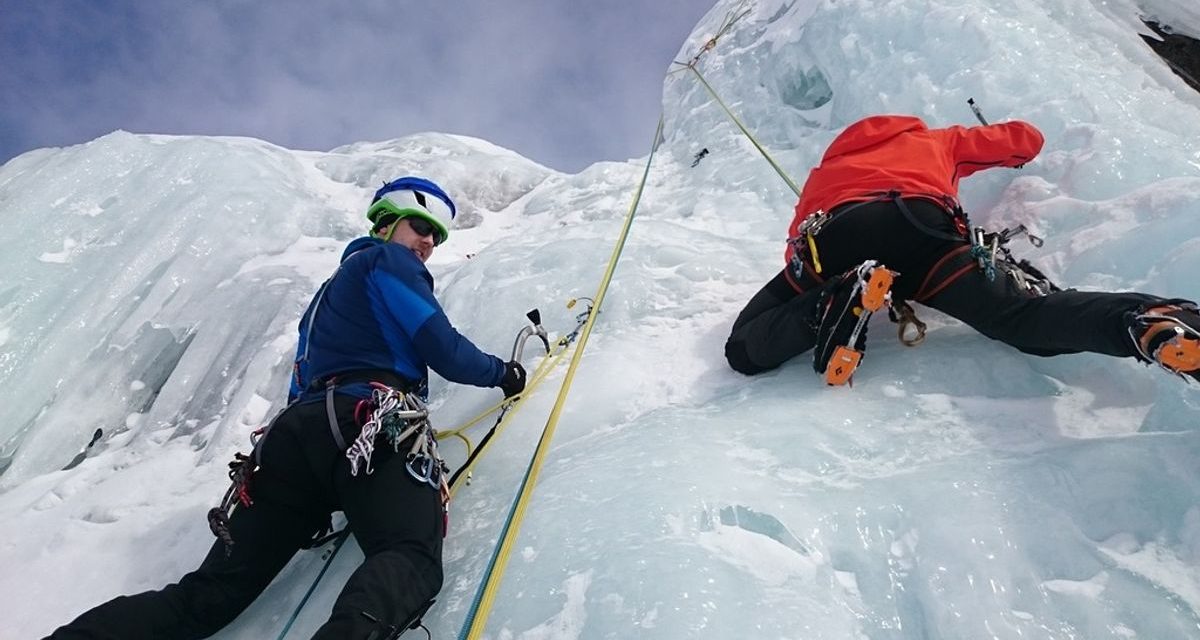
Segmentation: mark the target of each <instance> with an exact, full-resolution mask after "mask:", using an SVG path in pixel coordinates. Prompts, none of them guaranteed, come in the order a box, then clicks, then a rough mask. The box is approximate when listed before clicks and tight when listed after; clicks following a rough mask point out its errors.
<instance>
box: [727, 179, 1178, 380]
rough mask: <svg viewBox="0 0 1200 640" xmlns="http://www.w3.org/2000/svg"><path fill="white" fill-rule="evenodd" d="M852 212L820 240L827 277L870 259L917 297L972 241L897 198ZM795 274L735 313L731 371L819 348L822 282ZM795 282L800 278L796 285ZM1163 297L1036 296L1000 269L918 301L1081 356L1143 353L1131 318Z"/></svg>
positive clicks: (899, 294) (941, 218)
mask: <svg viewBox="0 0 1200 640" xmlns="http://www.w3.org/2000/svg"><path fill="white" fill-rule="evenodd" d="M905 203H906V204H907V205H908V207H909V210H910V211H911V212H912V214H913V217H915V218H916V219H917V221H918V222H920V223H921V224H922V225H924V226H926V227H927V228H928V229H929V230H933V231H936V232H938V233H940V234H946V235H956V231H955V227H954V222H953V219H952V218H951V216H950V215H949V214H948V213H947V212H946V210H945V209H943V208H942V207H941V206H940V205H938V204H936V203H934V202H931V201H929V200H923V199H905ZM851 206H852V208H851V207H846V208H845V209H842V210H841V211H839V209H834V210H833V215H832V217H831V218H830V220H829V221H828V222H826V224H825V226H824V228H823V229H822V230H821V232H820V233H819V234H818V235H817V237H816V244H817V251H818V256H819V258H820V261H821V263H822V267H823V268H822V274H823V276H825V277H827V276H832V275H835V274H841V273H844V272H846V271H848V270H850V269H852V268H854V267H856V266H858V265H860V264H862V263H863V262H864V261H865V260H870V259H874V260H878V261H879V262H881V263H883V264H884V265H885V266H887V267H888V268H889V269H892V270H893V271H898V272H899V273H900V275H899V276H897V278H896V280H895V282H894V284H893V287H892V293H893V296H894V297H895V298H896V299H900V300H912V299H914V296H916V295H917V294H918V292H923V291H928V290H931V289H933V287H930V286H927V285H928V283H927V282H926V277H927V276H928V275H929V274H930V271H931V270H933V269H934V267H935V266H937V265H938V263H939V260H941V259H942V258H943V257H944V256H946V255H947V254H950V253H951V252H953V251H955V250H956V249H960V248H961V247H962V246H963V245H964V244H966V240H952V239H950V238H946V237H939V236H938V235H933V234H931V233H929V232H928V231H927V230H923V229H920V228H918V227H917V226H916V225H914V224H913V223H912V222H911V221H909V220H908V218H906V217H905V216H904V215H903V214H902V213H901V212H900V210H899V209H898V207H897V206H896V204H895V203H894V202H893V201H891V200H882V201H878V202H872V203H869V204H861V205H858V206H853V205H851ZM937 271H938V273H936V274H934V276H933V278H934V279H935V280H936V278H937V277H941V276H943V275H944V273H943V272H946V269H944V268H942V267H941V266H939V267H938V269H937ZM789 275H790V274H789V269H788V268H785V269H784V270H783V271H781V272H779V274H778V275H776V276H775V277H774V278H773V279H772V280H771V281H770V282H768V283H767V284H766V286H764V287H763V288H762V289H761V290H760V291H759V292H758V293H756V294H755V295H754V297H753V298H751V299H750V302H749V303H748V304H747V305H746V308H745V309H743V310H742V312H741V313H740V314H738V317H737V320H735V321H734V324H733V331H732V332H731V334H730V336H729V339H728V340H727V341H726V343H725V357H726V359H727V360H728V361H729V365H730V366H731V367H732V368H733V369H734V370H736V371H739V372H741V373H745V374H755V373H761V372H763V371H768V370H770V369H774V368H776V367H778V366H779V365H781V364H783V363H784V362H786V361H788V360H790V359H791V358H793V357H795V356H797V355H800V354H802V353H804V352H806V351H808V350H809V349H812V348H813V346H815V344H816V329H815V327H814V325H815V315H816V313H817V309H816V306H817V299H818V298H819V296H820V289H821V285H822V280H824V278H823V277H821V276H817V275H814V274H813V272H812V270H811V269H806V270H805V272H804V274H803V275H802V276H801V277H799V278H794V277H792V278H789ZM789 280H796V286H793V284H792V282H790V281H789ZM934 284H936V282H935V283H934ZM1163 300H1164V299H1163V298H1160V297H1157V296H1151V295H1146V294H1141V293H1091V292H1084V291H1074V290H1068V291H1059V292H1055V293H1051V294H1049V295H1046V296H1034V295H1031V294H1029V293H1027V292H1024V291H1022V290H1020V289H1019V288H1018V287H1017V286H1016V284H1015V283H1014V282H1013V281H1012V280H1011V279H1010V278H1008V277H1006V276H1005V275H1004V274H1003V272H997V275H996V277H995V279H993V280H988V278H987V277H986V275H985V274H984V273H983V271H981V270H980V269H978V268H973V269H969V270H967V271H966V272H965V273H964V274H963V275H962V276H961V277H959V278H958V279H956V280H954V281H953V282H952V283H951V284H950V285H948V286H946V287H945V288H943V289H941V290H940V291H937V292H936V293H935V294H934V295H932V296H930V297H928V298H925V299H919V301H920V302H922V303H923V304H925V305H928V306H930V307H933V308H934V309H937V310H939V311H942V312H944V313H946V314H948V315H950V316H953V317H955V318H957V319H959V320H961V321H963V322H964V323H966V324H967V325H969V326H971V327H972V328H974V329H975V330H977V331H979V332H980V333H982V334H983V335H985V336H987V337H989V338H992V339H994V340H999V341H1001V342H1004V343H1006V344H1008V345H1011V346H1013V347H1016V348H1017V349H1020V350H1021V351H1024V352H1026V353H1031V354H1034V355H1039V356H1051V355H1058V354H1063V353H1078V352H1084V351H1086V352H1093V353H1103V354H1108V355H1113V356H1136V355H1137V349H1136V347H1135V346H1134V343H1133V340H1132V339H1131V338H1130V335H1129V330H1128V327H1129V322H1130V314H1131V313H1136V312H1137V311H1139V310H1140V309H1141V308H1144V307H1145V306H1148V305H1152V304H1156V303H1159V302H1162V301H1163Z"/></svg>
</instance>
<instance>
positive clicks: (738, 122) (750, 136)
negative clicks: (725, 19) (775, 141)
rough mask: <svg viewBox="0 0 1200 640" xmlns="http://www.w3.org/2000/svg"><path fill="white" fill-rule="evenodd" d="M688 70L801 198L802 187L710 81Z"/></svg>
mask: <svg viewBox="0 0 1200 640" xmlns="http://www.w3.org/2000/svg"><path fill="white" fill-rule="evenodd" d="M687 68H689V69H691V70H692V73H694V74H696V78H698V79H699V80H700V84H702V85H704V88H705V89H708V93H709V94H711V95H712V97H713V99H714V100H716V101H717V104H719V105H721V108H722V109H724V110H725V113H727V114H728V115H729V119H730V120H733V123H734V124H736V125H737V126H738V128H739V129H741V130H742V133H744V134H746V138H747V139H749V140H750V144H753V145H754V148H755V149H758V152H759V153H761V154H762V157H764V158H766V159H767V163H768V164H770V165H771V168H772V169H774V170H775V173H778V174H779V177H780V178H783V181H784V182H786V183H787V186H788V187H789V188H791V190H792V192H793V193H795V194H796V197H800V187H797V186H796V183H795V181H793V180H792V179H791V177H789V176H788V174H786V173H784V171H783V169H782V168H781V167H780V166H779V163H777V162H775V159H774V158H772V157H771V154H769V153H767V150H766V149H764V148H763V146H762V145H761V144H759V143H758V140H756V139H755V138H754V135H753V134H751V133H750V130H749V129H747V128H746V125H744V124H742V121H741V120H739V119H738V117H737V116H736V115H734V114H733V111H731V110H730V109H729V107H728V106H726V105H725V101H724V100H721V96H719V95H717V92H716V91H714V90H713V88H712V86H711V85H709V84H708V81H707V80H705V79H704V76H702V75H700V70H699V69H697V68H696V65H694V64H689V65H687Z"/></svg>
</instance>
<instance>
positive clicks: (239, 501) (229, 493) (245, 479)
mask: <svg viewBox="0 0 1200 640" xmlns="http://www.w3.org/2000/svg"><path fill="white" fill-rule="evenodd" d="M269 428H270V427H269V426H268V427H263V428H261V429H256V430H255V431H254V432H253V433H251V434H250V444H251V447H252V450H251V452H250V455H246V454H244V453H241V452H238V453H234V454H233V461H231V462H230V463H229V479H230V481H231V482H230V484H229V488H228V489H227V490H226V491H225V497H223V498H222V499H221V504H220V506H216V507H213V508H212V509H209V510H208V528H209V530H211V531H212V533H213V535H214V536H216V537H217V538H218V539H220V540H221V542H224V543H225V557H229V555H230V554H231V553H233V534H231V533H230V532H229V517H230V516H231V515H232V514H233V510H234V509H235V508H237V506H238V505H241V506H243V507H249V506H250V505H252V504H254V499H253V498H251V497H250V480H251V479H252V478H253V477H254V472H255V471H257V470H258V460H257V458H258V456H257V455H256V454H257V452H258V444H259V442H260V441H261V439H262V435H263V434H264V433H266V431H267V429H269Z"/></svg>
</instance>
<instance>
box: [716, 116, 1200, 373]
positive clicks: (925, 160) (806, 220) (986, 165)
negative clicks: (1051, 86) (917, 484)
mask: <svg viewBox="0 0 1200 640" xmlns="http://www.w3.org/2000/svg"><path fill="white" fill-rule="evenodd" d="M1042 144H1043V138H1042V134H1041V132H1039V131H1038V130H1037V128H1035V127H1034V126H1033V125H1031V124H1029V123H1026V122H1020V121H1013V122H1005V123H1002V124H992V125H984V126H977V127H960V126H953V127H947V128H944V129H930V128H928V127H926V126H925V123H924V122H922V121H921V120H920V119H919V118H916V117H913V116H901V115H881V116H872V117H869V118H865V119H863V120H860V121H858V122H856V123H854V124H852V125H850V126H849V127H847V128H846V129H845V131H843V132H842V133H841V134H840V135H839V136H838V137H837V138H836V139H834V141H833V143H832V144H830V145H829V148H828V149H827V150H826V151H825V155H824V156H823V157H822V158H821V164H820V166H818V167H816V168H815V169H813V170H812V171H811V172H810V173H809V176H808V180H807V181H806V182H805V184H804V188H803V190H802V192H801V194H800V200H799V202H798V203H797V204H796V215H795V218H794V219H793V220H792V223H791V225H789V227H788V237H789V241H788V246H787V251H786V253H785V260H786V265H785V267H784V268H783V270H782V271H780V272H779V274H778V275H776V276H775V277H774V278H773V279H772V280H771V281H770V282H768V283H767V284H766V286H764V287H763V288H762V289H761V290H760V291H759V292H758V293H757V294H755V295H754V297H753V298H752V299H751V300H750V302H749V303H748V304H747V305H746V308H745V309H743V310H742V312H741V313H740V314H739V315H738V317H737V320H736V321H735V322H734V325H733V331H732V333H731V334H730V336H729V339H728V341H727V342H726V344H725V357H726V359H727V360H728V361H729V365H730V366H731V367H733V369H735V370H736V371H739V372H741V373H745V374H755V373H760V372H763V371H767V370H770V369H774V368H776V367H778V366H779V365H781V364H783V363H784V362H786V361H787V360H789V359H791V358H793V357H795V356H797V355H799V354H801V353H804V352H806V351H808V350H810V349H814V347H815V350H814V354H813V367H814V369H815V370H816V371H817V372H818V373H821V374H824V376H825V380H826V382H828V383H829V384H841V383H844V382H846V381H848V380H849V377H850V375H851V374H853V372H854V370H855V368H856V367H857V366H858V364H859V361H860V359H861V357H862V353H863V349H864V347H865V340H866V322H867V319H868V318H870V316H871V313H872V312H874V311H877V310H879V309H880V308H882V307H883V306H885V305H890V307H891V308H890V309H889V311H890V312H891V314H892V315H893V316H894V317H895V316H897V315H899V316H900V317H901V318H902V319H904V318H908V317H910V316H908V314H907V312H908V311H909V310H910V307H908V305H907V301H916V302H920V303H922V304H925V305H928V306H930V307H933V308H935V309H938V310H939V311H942V312H944V313H947V314H949V315H951V316H953V317H955V318H958V319H959V320H961V321H963V322H965V323H966V324H968V325H970V326H971V327H974V328H975V329H976V330H977V331H979V332H981V333H983V334H984V335H986V336H988V337H989V338H993V339H995V340H1000V341H1002V342H1004V343H1006V344H1009V345H1012V346H1013V347H1016V348H1017V349H1020V350H1021V351H1024V352H1026V353H1031V354H1034V355H1039V356H1051V355H1057V354H1063V353H1078V352H1084V351H1088V352H1094V353H1104V354H1108V355H1113V356H1121V357H1134V358H1138V359H1140V360H1142V361H1144V362H1154V363H1157V364H1159V365H1161V366H1163V367H1164V368H1166V369H1167V370H1168V371H1171V372H1173V373H1177V374H1186V375H1188V376H1191V377H1192V378H1196V379H1197V380H1200V314H1198V313H1197V308H1196V305H1195V303H1193V302H1190V301H1187V300H1181V299H1168V298H1161V297H1158V296H1153V295H1148V294H1143V293H1104V292H1084V291H1075V290H1072V289H1068V290H1061V289H1059V288H1058V287H1057V286H1055V285H1054V284H1053V283H1051V282H1050V281H1049V280H1048V279H1047V278H1046V277H1045V276H1044V275H1043V274H1042V273H1041V272H1039V271H1038V270H1037V269H1035V268H1034V267H1032V266H1031V265H1029V263H1028V262H1026V261H1023V260H1022V261H1017V260H1015V259H1014V258H1012V257H1011V255H1010V254H1009V252H1008V250H1007V248H1006V247H1005V243H1006V242H1007V241H1008V240H1009V239H1010V238H1011V237H1015V235H1016V234H1017V233H1019V232H1022V231H1024V229H1023V228H1019V229H1017V230H1012V229H1008V230H1005V231H1003V232H999V233H987V232H985V231H984V230H983V229H981V228H977V227H972V226H971V225H970V223H969V221H968V219H967V216H966V214H965V213H964V212H963V209H962V207H961V206H960V204H959V202H958V182H959V180H961V179H962V178H965V177H967V176H969V175H971V174H973V173H975V172H977V171H981V170H984V169H990V168H993V167H1012V168H1020V167H1021V166H1023V165H1024V164H1025V163H1027V162H1029V161H1031V160H1033V159H1034V158H1035V157H1036V156H1037V154H1038V152H1040V151H1041V149H1042ZM914 326H915V325H914Z"/></svg>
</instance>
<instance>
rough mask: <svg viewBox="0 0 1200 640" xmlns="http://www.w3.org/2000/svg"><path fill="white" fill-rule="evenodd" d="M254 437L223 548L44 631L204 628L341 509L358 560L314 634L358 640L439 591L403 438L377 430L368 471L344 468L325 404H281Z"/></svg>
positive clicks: (436, 559) (150, 632)
mask: <svg viewBox="0 0 1200 640" xmlns="http://www.w3.org/2000/svg"><path fill="white" fill-rule="evenodd" d="M356 403H357V400H356V399H355V398H353V397H350V396H345V395H336V396H335V404H334V406H335V407H336V412H337V419H338V423H339V425H340V427H341V432H342V437H343V438H344V439H345V441H346V442H352V441H353V439H354V438H355V437H356V436H357V435H358V431H359V429H358V426H357V424H356V423H355V421H354V407H355V404H356ZM261 447H262V449H261V453H262V463H261V466H260V468H259V469H258V470H257V471H256V472H255V474H254V477H253V479H252V481H251V496H252V498H253V500H254V503H253V504H252V505H251V506H249V507H239V508H237V509H235V510H234V512H233V516H232V517H231V519H230V532H231V534H232V536H233V541H234V544H233V548H232V551H231V553H230V554H229V555H228V557H227V556H226V549H225V544H224V543H222V542H221V541H219V540H218V541H216V542H215V543H214V544H213V546H212V548H211V549H210V550H209V552H208V555H207V556H206V557H205V558H204V561H203V562H202V563H201V564H200V568H198V569H196V570H195V571H193V572H191V573H189V574H187V575H185V576H184V577H183V578H182V579H180V580H179V582H177V583H175V584H171V585H168V586H166V587H165V588H163V589H161V590H159V591H148V592H145V593H140V594H137V595H133V596H121V597H118V598H115V599H113V600H110V601H109V602H106V603H104V604H102V605H100V606H98V607H96V608H95V609H92V610H90V611H88V612H86V613H84V614H83V615H81V616H79V617H78V618H77V619H76V620H75V621H74V622H72V623H71V624H69V625H67V626H64V627H62V628H60V629H58V630H57V631H55V632H54V633H53V634H52V635H51V636H50V638H51V639H53V640H69V639H80V638H89V639H105V640H108V639H112V640H116V639H118V638H119V639H122V640H127V639H130V638H145V639H147V640H150V639H184V638H205V637H208V636H210V635H212V634H214V633H216V632H217V631H218V630H220V629H221V628H222V627H224V626H225V625H227V624H229V623H230V622H232V621H233V619H234V618H236V617H237V616H238V614H240V613H241V612H242V611H243V610H244V609H245V608H246V607H248V606H249V605H250V603H251V602H253V601H254V599H255V598H257V597H258V595H259V594H260V593H261V592H262V590H263V589H265V588H266V587H267V585H268V584H269V583H270V582H271V580H272V579H273V578H274V577H275V575H276V574H277V573H279V571H280V570H281V569H283V567H284V565H286V564H287V563H288V561H289V560H290V559H291V557H292V556H293V555H294V554H295V553H296V551H297V550H298V549H300V548H301V546H303V545H304V544H305V543H306V542H308V541H309V540H310V539H311V538H312V537H313V535H314V534H315V533H316V532H318V531H319V530H320V529H321V528H322V527H323V526H324V525H325V524H326V523H328V521H329V514H330V513H331V512H333V511H337V510H341V511H344V512H345V514H346V518H347V519H348V521H349V523H350V527H351V529H352V531H353V532H354V536H355V539H356V540H357V541H358V543H359V546H361V547H362V550H363V553H364V554H365V556H366V559H365V560H364V561H363V563H362V565H361V566H359V567H358V569H357V570H356V571H355V572H354V574H353V575H352V576H351V577H350V579H349V581H347V583H346V586H345V587H344V588H343V589H342V592H341V594H340V595H339V596H338V598H337V601H336V602H335V603H334V606H333V613H332V615H331V616H330V618H329V621H328V622H326V623H325V624H324V625H323V626H322V627H321V629H320V630H319V631H318V632H317V633H316V635H314V636H313V637H314V638H318V639H321V640H332V639H334V638H337V639H339V640H340V639H352V640H358V639H364V640H365V639H366V638H368V637H370V636H371V634H372V633H373V632H380V631H382V630H385V629H387V627H388V626H389V625H400V624H402V623H404V622H406V621H408V620H409V618H410V617H411V616H412V615H413V614H414V613H415V612H416V611H417V610H418V609H419V608H420V607H421V606H422V605H424V604H425V603H426V602H428V601H429V600H430V599H432V598H433V597H434V595H435V594H437V592H438V591H439V590H440V589H441V586H442V533H443V531H442V530H443V519H442V511H441V499H440V497H439V495H438V492H437V491H435V490H434V489H433V488H431V487H430V486H429V485H428V484H424V483H419V482H417V481H416V480H414V479H413V478H412V477H411V476H410V475H409V474H408V471H407V468H406V467H405V460H404V456H405V453H406V452H407V447H401V452H400V453H395V452H393V450H392V447H391V446H388V445H386V444H383V443H382V439H381V444H380V446H377V447H376V449H375V453H374V455H373V457H372V467H373V468H374V472H373V473H371V474H369V475H368V474H365V473H364V472H363V470H361V469H360V470H359V473H358V475H357V476H351V475H350V464H349V461H348V460H347V459H346V457H345V455H344V454H343V453H342V452H341V451H339V450H338V448H337V446H336V445H335V444H334V440H333V434H332V432H331V431H330V427H329V419H328V417H327V414H326V407H325V403H323V402H316V403H312V404H304V405H293V406H291V407H289V408H288V409H286V410H285V411H284V412H283V413H282V414H280V416H279V417H278V418H277V419H276V421H275V423H274V424H273V425H272V426H271V429H270V430H269V431H268V433H267V435H266V437H265V440H264V441H263V442H262V443H261ZM376 621H378V622H376ZM379 637H382V633H381V634H380V635H379Z"/></svg>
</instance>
